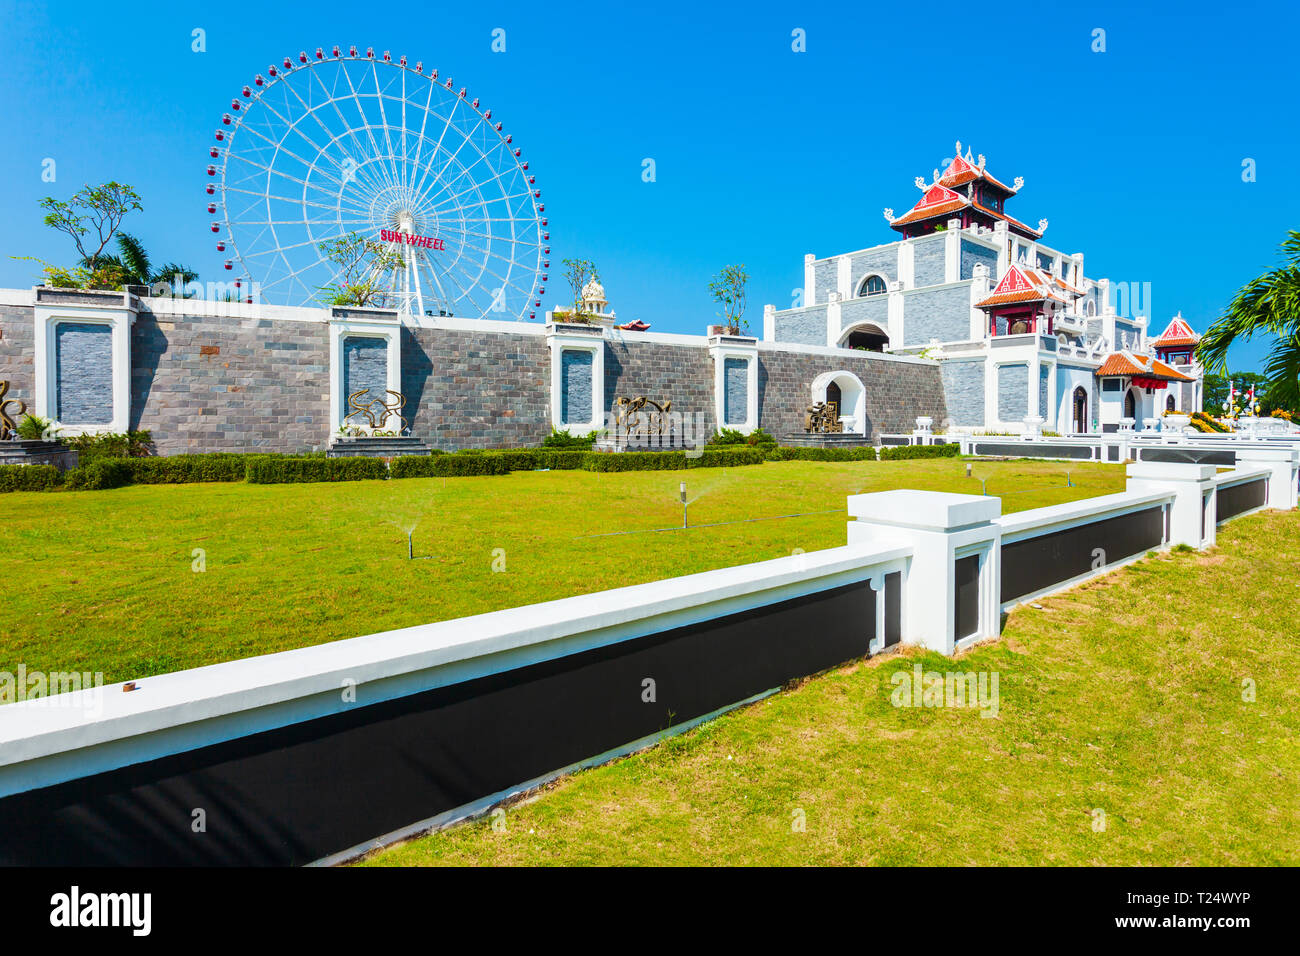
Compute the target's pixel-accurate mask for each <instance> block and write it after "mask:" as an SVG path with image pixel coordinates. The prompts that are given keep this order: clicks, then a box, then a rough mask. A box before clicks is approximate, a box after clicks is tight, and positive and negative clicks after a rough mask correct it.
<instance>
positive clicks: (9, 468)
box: [0, 465, 62, 492]
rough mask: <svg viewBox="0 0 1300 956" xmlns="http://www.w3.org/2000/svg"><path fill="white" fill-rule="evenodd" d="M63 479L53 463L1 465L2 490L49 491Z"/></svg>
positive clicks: (0, 487) (0, 485)
mask: <svg viewBox="0 0 1300 956" xmlns="http://www.w3.org/2000/svg"><path fill="white" fill-rule="evenodd" d="M61 481H62V474H61V473H60V471H59V469H57V468H55V467H54V466H53V465H0V492H6V491H49V490H50V489H52V488H57V487H58V486H59V484H60V483H61Z"/></svg>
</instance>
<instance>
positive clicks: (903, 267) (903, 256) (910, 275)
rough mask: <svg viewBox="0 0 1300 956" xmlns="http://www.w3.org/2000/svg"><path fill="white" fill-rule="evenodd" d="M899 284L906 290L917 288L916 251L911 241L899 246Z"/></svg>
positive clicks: (901, 243)
mask: <svg viewBox="0 0 1300 956" xmlns="http://www.w3.org/2000/svg"><path fill="white" fill-rule="evenodd" d="M898 283H899V285H901V286H902V287H903V288H904V289H912V288H915V287H916V250H915V248H914V247H913V245H912V240H911V239H904V240H903V241H902V242H900V243H899V244H898Z"/></svg>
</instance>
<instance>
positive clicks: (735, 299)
mask: <svg viewBox="0 0 1300 956" xmlns="http://www.w3.org/2000/svg"><path fill="white" fill-rule="evenodd" d="M748 283H749V273H748V272H746V271H745V266H744V263H741V264H740V265H738V266H723V267H722V271H721V272H719V273H718V274H717V275H715V276H714V277H713V280H712V281H711V282H710V283H709V292H710V293H711V294H712V295H713V298H714V300H715V301H716V302H717V303H718V304H719V305H721V306H722V311H721V312H719V313H718V315H719V316H721V317H722V319H723V321H724V324H725V325H726V327H727V330H728V331H729V332H730V333H731V334H732V335H739V334H740V332H741V329H742V328H743V329H744V331H745V332H746V333H748V332H749V323H748V322H746V321H743V319H742V317H743V316H744V314H745V296H746V292H745V287H746V285H747V284H748Z"/></svg>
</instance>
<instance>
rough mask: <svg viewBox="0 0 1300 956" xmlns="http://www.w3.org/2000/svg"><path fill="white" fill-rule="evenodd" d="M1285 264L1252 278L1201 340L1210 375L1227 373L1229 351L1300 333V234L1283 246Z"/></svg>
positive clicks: (1200, 355)
mask: <svg viewBox="0 0 1300 956" xmlns="http://www.w3.org/2000/svg"><path fill="white" fill-rule="evenodd" d="M1282 251H1283V255H1284V258H1285V260H1286V262H1285V264H1284V265H1282V266H1280V267H1278V268H1276V269H1273V270H1271V271H1269V272H1266V273H1264V275H1262V276H1259V277H1257V278H1255V279H1252V280H1251V281H1250V282H1248V283H1246V284H1245V285H1244V286H1242V287H1241V289H1239V290H1238V291H1237V294H1236V295H1235V296H1233V298H1232V301H1231V302H1230V303H1229V304H1228V308H1227V309H1226V310H1225V311H1224V314H1223V315H1222V316H1221V317H1220V318H1219V319H1218V320H1217V321H1216V322H1215V323H1214V324H1213V325H1211V326H1210V328H1209V329H1208V330H1207V331H1206V333H1205V335H1204V336H1202V337H1201V342H1200V344H1199V345H1198V346H1197V348H1196V355H1197V358H1199V359H1200V361H1201V363H1202V364H1203V365H1204V366H1205V369H1206V371H1207V372H1220V373H1226V372H1227V370H1228V350H1229V348H1231V347H1232V345H1233V344H1234V343H1235V342H1239V341H1249V340H1250V339H1251V338H1253V337H1254V336H1256V335H1276V336H1278V338H1279V339H1282V340H1283V342H1282V343H1280V344H1279V346H1278V349H1277V351H1279V352H1283V353H1284V352H1285V351H1286V345H1285V340H1286V339H1288V338H1290V337H1294V336H1296V335H1298V334H1300V232H1296V231H1294V230H1292V231H1291V232H1289V233H1288V235H1287V238H1286V239H1285V240H1284V241H1283V243H1282Z"/></svg>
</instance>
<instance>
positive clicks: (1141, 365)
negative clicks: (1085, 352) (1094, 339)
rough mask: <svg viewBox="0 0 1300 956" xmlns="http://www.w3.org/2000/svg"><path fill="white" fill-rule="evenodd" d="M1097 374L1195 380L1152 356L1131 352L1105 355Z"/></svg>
mask: <svg viewBox="0 0 1300 956" xmlns="http://www.w3.org/2000/svg"><path fill="white" fill-rule="evenodd" d="M1097 375H1099V376H1102V375H1130V376H1132V375H1140V376H1143V377H1145V378H1159V379H1164V380H1166V381H1170V382H1192V381H1195V379H1193V378H1191V377H1190V376H1187V375H1184V374H1183V373H1182V372H1180V371H1178V370H1177V369H1175V368H1173V367H1171V366H1169V365H1166V364H1165V363H1164V362H1162V361H1160V360H1159V359H1158V358H1155V357H1154V356H1151V355H1137V354H1134V353H1133V352H1112V353H1111V354H1110V355H1108V356H1106V361H1104V362H1102V363H1101V368H1099V369H1097Z"/></svg>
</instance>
